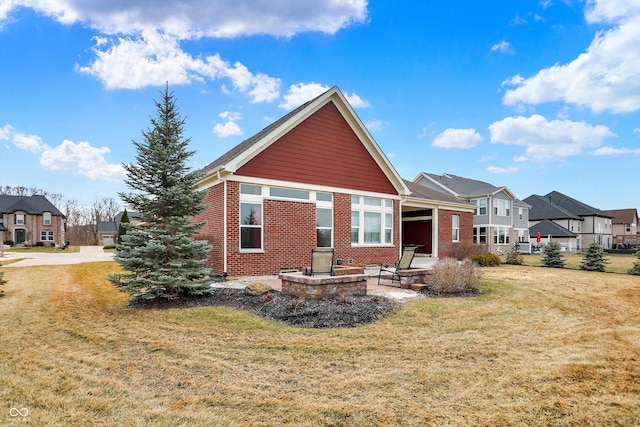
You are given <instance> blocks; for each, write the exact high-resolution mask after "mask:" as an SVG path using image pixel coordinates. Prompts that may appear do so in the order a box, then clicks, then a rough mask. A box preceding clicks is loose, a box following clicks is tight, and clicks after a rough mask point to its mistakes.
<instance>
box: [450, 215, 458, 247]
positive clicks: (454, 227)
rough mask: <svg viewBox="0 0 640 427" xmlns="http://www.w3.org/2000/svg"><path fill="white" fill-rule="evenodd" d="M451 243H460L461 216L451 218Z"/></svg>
mask: <svg viewBox="0 0 640 427" xmlns="http://www.w3.org/2000/svg"><path fill="white" fill-rule="evenodd" d="M451 241H452V242H459V241H460V215H452V216H451Z"/></svg>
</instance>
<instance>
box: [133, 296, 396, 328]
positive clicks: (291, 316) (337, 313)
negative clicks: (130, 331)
mask: <svg viewBox="0 0 640 427" xmlns="http://www.w3.org/2000/svg"><path fill="white" fill-rule="evenodd" d="M131 306H132V307H136V308H144V309H150V308H153V309H169V308H188V307H207V306H225V307H233V308H237V309H240V310H246V311H248V312H250V313H253V314H256V315H258V316H261V317H264V318H266V319H270V320H275V321H279V322H283V323H286V324H288V325H292V326H299V327H304V328H351V327H355V326H360V325H366V324H369V323H373V322H375V321H377V320H379V319H382V318H384V317H387V316H388V315H390V314H392V313H395V311H396V310H397V308H398V306H399V304H398V303H397V302H396V301H394V300H391V299H389V298H384V297H380V296H376V295H365V296H353V297H349V298H323V299H319V300H312V299H306V298H300V297H296V296H293V295H287V294H283V293H281V292H278V291H271V292H269V293H267V294H263V295H257V296H253V295H247V294H245V292H244V290H242V289H232V288H221V289H214V290H213V292H212V293H211V294H210V295H202V296H197V295H183V296H181V297H180V298H178V299H165V298H156V299H153V300H133V301H132V302H131Z"/></svg>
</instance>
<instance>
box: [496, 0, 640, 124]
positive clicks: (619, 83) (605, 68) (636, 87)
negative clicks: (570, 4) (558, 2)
mask: <svg viewBox="0 0 640 427" xmlns="http://www.w3.org/2000/svg"><path fill="white" fill-rule="evenodd" d="M586 17H587V19H588V20H589V21H590V22H592V23H611V24H613V25H612V26H611V27H610V28H609V29H607V30H604V31H599V32H598V33H597V34H596V35H595V37H594V39H593V41H592V42H591V45H590V46H589V47H588V48H587V50H586V51H585V52H584V53H582V54H580V55H579V56H578V57H577V58H576V59H574V60H573V61H571V62H569V63H567V64H555V65H553V66H551V67H549V68H545V69H542V70H540V71H539V72H538V73H537V74H536V75H534V76H533V77H530V78H528V79H524V80H522V81H519V82H518V81H517V80H513V81H512V82H511V84H514V85H516V86H518V87H516V88H515V89H510V90H508V91H507V92H506V93H505V96H504V99H503V102H504V104H505V105H510V106H515V105H518V104H520V103H525V104H542V103H547V102H556V101H562V102H567V103H571V104H576V105H579V106H585V107H588V108H590V109H591V110H592V111H594V112H597V113H599V112H602V111H605V110H609V111H611V112H613V113H624V112H631V111H637V110H640V78H639V77H638V69H640V48H639V47H638V40H640V5H639V3H638V2H637V1H629V0H607V1H605V0H598V1H594V0H591V1H589V4H588V7H587V12H586Z"/></svg>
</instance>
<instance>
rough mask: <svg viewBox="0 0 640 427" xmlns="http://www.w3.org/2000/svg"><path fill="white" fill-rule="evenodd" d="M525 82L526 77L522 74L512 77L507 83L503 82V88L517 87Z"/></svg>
mask: <svg viewBox="0 0 640 427" xmlns="http://www.w3.org/2000/svg"><path fill="white" fill-rule="evenodd" d="M523 81H524V77H522V76H521V75H520V74H516V75H515V76H511V77H509V78H508V79H506V80H505V81H503V82H502V84H501V86H503V87H504V86H516V85H519V84H520V83H522V82H523Z"/></svg>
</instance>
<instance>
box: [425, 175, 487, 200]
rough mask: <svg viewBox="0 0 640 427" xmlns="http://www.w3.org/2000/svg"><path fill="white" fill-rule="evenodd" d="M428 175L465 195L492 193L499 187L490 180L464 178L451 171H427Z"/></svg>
mask: <svg viewBox="0 0 640 427" xmlns="http://www.w3.org/2000/svg"><path fill="white" fill-rule="evenodd" d="M426 175H428V176H429V177H430V178H431V179H433V180H434V181H436V182H438V183H439V184H441V185H443V186H445V187H447V188H450V189H451V190H452V191H453V192H455V193H457V194H460V195H463V196H482V195H485V194H491V193H493V192H494V191H496V190H497V189H498V187H496V186H495V185H492V184H489V183H488V182H484V181H478V180H475V179H470V178H463V177H461V176H457V175H453V174H450V173H445V174H442V175H436V174H433V173H427V174H426Z"/></svg>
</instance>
